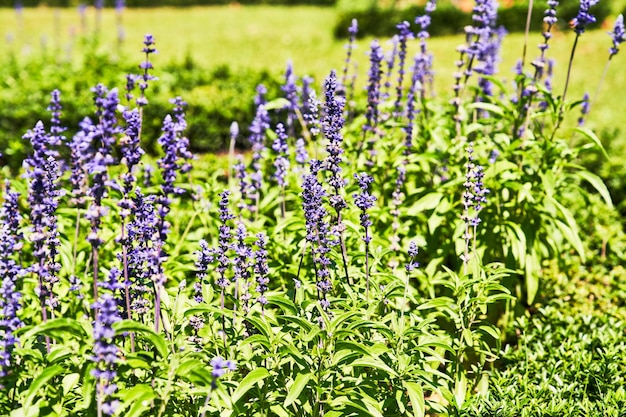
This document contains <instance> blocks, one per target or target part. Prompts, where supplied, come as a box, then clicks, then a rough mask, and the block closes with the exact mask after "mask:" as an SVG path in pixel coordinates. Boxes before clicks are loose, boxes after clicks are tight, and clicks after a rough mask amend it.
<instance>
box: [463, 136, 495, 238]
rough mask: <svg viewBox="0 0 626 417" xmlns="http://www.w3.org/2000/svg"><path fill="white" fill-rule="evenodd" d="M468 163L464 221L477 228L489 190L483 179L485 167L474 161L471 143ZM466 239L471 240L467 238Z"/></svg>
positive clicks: (464, 196) (464, 194)
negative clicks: (471, 213)
mask: <svg viewBox="0 0 626 417" xmlns="http://www.w3.org/2000/svg"><path fill="white" fill-rule="evenodd" d="M466 151H467V163H466V164H465V168H466V175H465V182H464V183H463V186H464V187H465V191H464V192H463V207H464V208H465V211H464V214H463V220H464V221H465V222H466V224H467V225H468V226H472V227H476V226H478V224H479V223H480V218H479V217H478V214H479V212H480V210H482V205H483V204H484V203H486V202H487V197H486V195H487V194H488V193H489V190H488V189H487V188H485V184H484V183H483V177H484V175H485V173H484V170H483V167H482V166H480V165H478V164H476V163H475V162H474V161H475V159H474V148H473V145H472V143H471V142H470V143H469V144H468V146H467V149H466ZM470 208H471V209H473V212H474V216H470V215H469V213H470ZM466 239H469V238H468V237H466Z"/></svg>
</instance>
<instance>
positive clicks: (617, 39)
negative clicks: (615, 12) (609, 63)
mask: <svg viewBox="0 0 626 417" xmlns="http://www.w3.org/2000/svg"><path fill="white" fill-rule="evenodd" d="M609 35H611V39H612V40H613V46H612V47H611V48H610V49H609V53H610V56H609V59H611V57H613V55H617V53H618V52H619V49H618V47H619V44H621V43H622V42H624V41H625V40H626V33H625V32H624V16H623V15H621V14H620V15H619V16H617V18H616V19H615V25H614V26H613V31H612V32H609Z"/></svg>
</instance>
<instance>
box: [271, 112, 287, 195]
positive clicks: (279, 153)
mask: <svg viewBox="0 0 626 417" xmlns="http://www.w3.org/2000/svg"><path fill="white" fill-rule="evenodd" d="M272 149H273V150H274V152H276V159H275V160H274V168H276V171H275V172H274V178H275V179H276V182H277V183H278V185H279V186H280V187H281V188H284V187H286V186H287V179H286V175H287V173H288V172H289V146H288V144H287V133H286V132H285V127H284V126H283V124H282V123H279V124H278V125H276V139H275V140H274V143H272Z"/></svg>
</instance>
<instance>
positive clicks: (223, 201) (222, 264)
mask: <svg viewBox="0 0 626 417" xmlns="http://www.w3.org/2000/svg"><path fill="white" fill-rule="evenodd" d="M229 195H230V191H227V190H226V191H223V192H222V193H221V194H220V202H219V207H220V222H221V225H220V227H219V236H218V247H217V250H216V251H215V256H216V258H217V262H218V266H217V272H218V274H219V278H218V279H217V285H218V286H219V287H221V288H222V292H223V291H224V288H226V287H227V286H228V285H229V284H230V282H229V281H228V279H226V271H227V270H228V267H229V266H230V263H231V262H230V258H229V257H228V251H229V250H230V248H231V246H232V244H231V239H232V231H231V229H230V226H229V225H228V221H230V220H232V219H234V218H235V216H234V215H233V214H232V213H231V212H230V210H229V208H228V204H229V203H228V196H229Z"/></svg>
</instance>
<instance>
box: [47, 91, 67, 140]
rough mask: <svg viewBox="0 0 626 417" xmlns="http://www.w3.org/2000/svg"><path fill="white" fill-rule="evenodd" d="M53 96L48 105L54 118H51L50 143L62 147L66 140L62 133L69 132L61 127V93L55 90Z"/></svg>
mask: <svg viewBox="0 0 626 417" xmlns="http://www.w3.org/2000/svg"><path fill="white" fill-rule="evenodd" d="M51 96H52V98H51V100H50V105H48V111H49V112H50V113H51V116H52V117H51V118H50V139H49V143H50V144H51V145H60V144H61V142H62V141H64V140H65V136H62V133H63V132H65V131H66V130H67V128H65V127H63V126H62V125H61V109H62V106H61V92H60V91H59V90H54V91H53V92H52V93H51Z"/></svg>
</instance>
